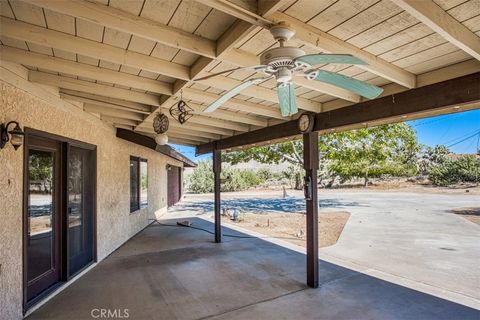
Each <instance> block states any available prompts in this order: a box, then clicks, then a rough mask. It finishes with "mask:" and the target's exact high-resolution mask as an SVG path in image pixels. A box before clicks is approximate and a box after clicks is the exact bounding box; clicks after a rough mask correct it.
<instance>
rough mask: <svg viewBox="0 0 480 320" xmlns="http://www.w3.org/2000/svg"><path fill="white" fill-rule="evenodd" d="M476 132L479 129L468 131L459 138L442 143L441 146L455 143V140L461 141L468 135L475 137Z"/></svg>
mask: <svg viewBox="0 0 480 320" xmlns="http://www.w3.org/2000/svg"><path fill="white" fill-rule="evenodd" d="M478 131H479V129H478V128H477V129H475V130H473V131H469V132H467V133H465V134H463V135H461V136H460V137H456V138H454V139H450V140H447V141H445V142H443V143H442V144H447V143H453V142H455V141H457V140H460V139H463V138H464V137H466V136H468V135H470V134H473V135H475V134H476V133H477V132H478Z"/></svg>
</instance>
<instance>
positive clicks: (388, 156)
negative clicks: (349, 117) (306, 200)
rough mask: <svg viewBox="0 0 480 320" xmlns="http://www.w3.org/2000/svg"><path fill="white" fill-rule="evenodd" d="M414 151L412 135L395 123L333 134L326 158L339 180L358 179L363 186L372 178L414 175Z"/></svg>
mask: <svg viewBox="0 0 480 320" xmlns="http://www.w3.org/2000/svg"><path fill="white" fill-rule="evenodd" d="M417 152H418V143H417V139H416V135H415V132H414V131H413V129H412V128H411V127H410V126H408V125H407V124H404V123H399V124H387V125H382V126H378V127H374V128H362V129H358V130H352V131H346V132H339V133H336V134H334V135H333V136H332V140H331V142H330V144H329V146H328V152H327V153H326V157H327V158H328V159H330V160H332V164H331V170H332V171H333V172H335V173H336V174H338V176H339V177H340V178H341V180H342V181H347V180H350V179H352V178H358V177H361V178H363V179H364V185H365V186H366V185H367V184H368V181H369V179H370V178H373V177H380V176H382V175H392V176H408V175H412V174H414V173H416V155H417Z"/></svg>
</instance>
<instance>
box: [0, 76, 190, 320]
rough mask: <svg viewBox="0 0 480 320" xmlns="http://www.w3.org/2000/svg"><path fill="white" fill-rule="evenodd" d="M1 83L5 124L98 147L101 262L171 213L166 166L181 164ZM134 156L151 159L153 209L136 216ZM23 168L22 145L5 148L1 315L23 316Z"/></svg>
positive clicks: (0, 176)
mask: <svg viewBox="0 0 480 320" xmlns="http://www.w3.org/2000/svg"><path fill="white" fill-rule="evenodd" d="M4 79H5V78H4ZM9 82H10V81H9ZM0 86H1V88H0V122H1V123H4V122H7V121H10V120H17V121H18V122H20V124H21V126H22V128H23V127H30V128H35V129H38V130H42V131H46V132H50V133H53V134H57V135H60V136H64V137H68V138H71V139H76V140H80V141H84V142H88V143H90V144H94V145H96V146H97V256H98V260H101V259H103V258H104V257H106V256H107V255H108V254H109V253H111V252H112V251H113V250H115V249H116V248H117V247H118V246H120V245H121V244H122V243H124V242H125V241H126V240H127V239H129V238H130V237H131V236H133V235H134V234H135V233H137V232H138V231H140V230H141V229H142V228H144V227H145V226H146V225H147V223H148V222H149V221H148V219H149V218H152V217H154V215H155V214H157V215H159V214H161V213H163V212H164V211H166V201H167V194H166V191H167V190H166V189H167V182H166V181H167V172H166V164H167V163H169V164H172V165H177V166H181V163H180V162H178V161H176V160H174V159H172V158H169V157H166V156H164V155H161V154H160V153H158V152H155V151H153V150H150V149H147V148H145V147H141V146H138V145H135V144H133V143H130V142H127V141H125V140H122V139H118V138H116V137H115V130H114V128H112V127H110V126H108V125H106V124H104V123H103V122H101V121H100V120H99V119H97V118H95V117H94V116H92V115H89V114H86V113H85V112H83V111H82V110H81V109H79V108H77V107H75V106H73V105H67V104H63V103H56V102H55V101H59V102H61V101H60V100H59V98H55V97H54V98H52V99H51V100H50V99H45V98H43V99H40V98H39V97H38V95H35V93H34V94H31V93H30V92H26V91H25V90H26V89H25V88H23V87H22V89H19V88H18V87H15V86H12V85H11V84H9V83H7V82H4V81H0ZM42 95H43V93H42ZM47 101H48V102H47ZM130 155H135V156H140V157H142V158H146V159H148V178H149V186H148V202H149V203H148V208H146V209H143V210H140V211H139V212H137V213H134V214H130V212H129V195H130V189H129V188H130V187H129V183H130V182H129V181H130V180H129V157H130ZM22 166H23V147H21V148H20V149H19V150H17V151H14V149H13V148H12V146H11V145H10V144H8V145H7V147H6V148H4V149H2V150H0V190H1V191H0V192H1V198H0V264H1V266H0V319H20V318H22V192H23V190H22V179H23V167H22Z"/></svg>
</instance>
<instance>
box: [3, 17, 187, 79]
mask: <svg viewBox="0 0 480 320" xmlns="http://www.w3.org/2000/svg"><path fill="white" fill-rule="evenodd" d="M0 26H1V29H2V35H3V36H6V37H10V38H14V39H18V40H23V41H28V42H32V43H35V44H38V45H42V46H46V47H52V48H56V49H61V50H64V51H68V52H74V53H78V54H81V55H84V56H87V57H91V58H94V59H102V60H105V61H109V62H113V63H117V64H120V65H125V66H129V67H133V68H138V69H143V70H147V71H151V72H154V73H158V74H163V75H165V76H169V77H173V78H177V79H182V80H189V79H190V68H188V67H186V66H183V65H180V64H177V63H173V62H170V61H167V60H163V59H159V58H155V57H151V56H147V55H144V54H140V53H137V52H133V51H129V50H124V49H121V48H118V47H114V46H111V45H108V44H104V43H100V42H96V41H93V40H88V39H85V38H80V37H76V36H74V35H70V34H67V33H63V32H59V31H55V30H51V29H45V28H43V27H39V26H36V25H33V24H28V23H25V22H21V21H16V20H13V19H10V18H6V17H3V16H2V17H0Z"/></svg>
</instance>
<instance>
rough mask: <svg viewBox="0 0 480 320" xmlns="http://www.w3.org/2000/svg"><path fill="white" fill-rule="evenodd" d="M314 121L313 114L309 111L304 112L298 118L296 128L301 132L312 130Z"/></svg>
mask: <svg viewBox="0 0 480 320" xmlns="http://www.w3.org/2000/svg"><path fill="white" fill-rule="evenodd" d="M314 122H315V116H314V115H313V114H311V113H304V114H302V115H301V116H300V117H299V118H298V129H300V131H301V132H302V133H307V132H310V131H312V129H313V124H314Z"/></svg>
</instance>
